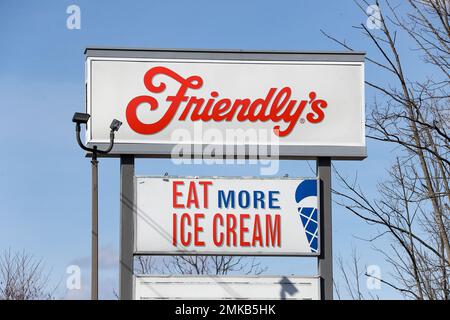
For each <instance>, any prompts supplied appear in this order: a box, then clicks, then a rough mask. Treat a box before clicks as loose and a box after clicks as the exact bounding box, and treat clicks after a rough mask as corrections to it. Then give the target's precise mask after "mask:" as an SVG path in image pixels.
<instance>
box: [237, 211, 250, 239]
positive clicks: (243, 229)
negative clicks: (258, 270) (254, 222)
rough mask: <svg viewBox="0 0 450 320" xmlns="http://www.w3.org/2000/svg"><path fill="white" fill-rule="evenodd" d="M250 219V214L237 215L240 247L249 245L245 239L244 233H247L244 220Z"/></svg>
mask: <svg viewBox="0 0 450 320" xmlns="http://www.w3.org/2000/svg"><path fill="white" fill-rule="evenodd" d="M247 219H250V215H249V214H241V215H240V216H239V224H240V228H239V231H240V232H239V233H240V234H239V240H240V241H239V242H240V244H241V247H250V242H248V241H245V240H244V239H245V234H246V233H248V228H247V227H245V224H244V222H245V220H247Z"/></svg>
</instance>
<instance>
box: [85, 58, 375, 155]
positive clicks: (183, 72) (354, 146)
mask: <svg viewBox="0 0 450 320" xmlns="http://www.w3.org/2000/svg"><path fill="white" fill-rule="evenodd" d="M86 108H87V113H89V114H90V115H91V118H90V120H89V123H88V127H87V132H86V141H87V143H88V145H90V146H92V145H98V146H100V147H102V145H103V144H105V145H106V144H107V143H108V142H109V129H108V127H109V124H110V122H111V120H112V119H113V118H116V119H118V120H120V121H122V122H123V126H122V127H121V129H120V131H119V132H118V133H117V134H116V139H115V146H114V149H113V151H112V153H115V154H137V155H152V156H170V155H171V154H173V153H174V150H175V152H176V153H178V152H179V151H182V152H181V153H184V154H190V155H194V156H203V157H208V156H211V155H212V154H215V155H217V154H221V155H227V156H228V155H229V154H230V149H226V150H225V147H228V148H231V150H233V147H237V146H239V145H245V146H247V149H245V150H244V153H245V155H246V156H252V154H250V153H251V150H253V149H252V147H257V148H258V147H261V146H264V147H265V148H267V147H271V148H272V147H276V148H277V150H276V151H274V150H272V149H271V154H273V153H275V152H276V153H278V154H279V156H280V157H281V158H305V157H318V156H322V157H332V158H334V159H338V158H342V159H344V158H345V159H362V158H364V157H365V156H366V147H365V132H364V124H365V122H364V118H365V115H364V54H362V53H301V52H285V53H283V52H241V51H192V50H184V51H183V50H123V49H87V50H86ZM177 148H178V149H180V150H178V149H177ZM205 149H206V150H207V151H205ZM211 150H213V152H211ZM208 152H209V153H211V154H208ZM256 155H259V156H261V155H262V152H261V150H259V149H257V151H256ZM253 156H255V154H253Z"/></svg>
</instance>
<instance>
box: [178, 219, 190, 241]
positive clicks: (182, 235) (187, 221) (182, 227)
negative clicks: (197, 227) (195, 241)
mask: <svg viewBox="0 0 450 320" xmlns="http://www.w3.org/2000/svg"><path fill="white" fill-rule="evenodd" d="M186 225H188V226H190V225H191V216H190V215H189V213H183V214H182V215H181V218H180V242H181V244H182V245H183V246H185V247H187V246H188V245H190V244H191V233H190V232H186V230H185V227H186ZM185 235H187V238H185Z"/></svg>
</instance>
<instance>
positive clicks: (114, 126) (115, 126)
mask: <svg viewBox="0 0 450 320" xmlns="http://www.w3.org/2000/svg"><path fill="white" fill-rule="evenodd" d="M121 125H122V122H120V121H119V120H117V119H114V120H113V121H112V122H111V125H110V126H109V127H110V128H111V131H112V132H116V131H119V128H120V126H121Z"/></svg>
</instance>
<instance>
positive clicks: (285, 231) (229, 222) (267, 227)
mask: <svg viewBox="0 0 450 320" xmlns="http://www.w3.org/2000/svg"><path fill="white" fill-rule="evenodd" d="M317 190H318V182H317V179H294V178H292V179H281V178H278V179H262V178H248V179H245V178H244V179H243V178H201V179H200V178H172V177H136V200H135V204H136V208H135V223H136V227H135V253H136V254H215V255H232V254H233V255H299V256H303V255H305V256H306V255H318V253H319V221H318V220H319V214H318V197H317V194H318V191H317Z"/></svg>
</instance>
